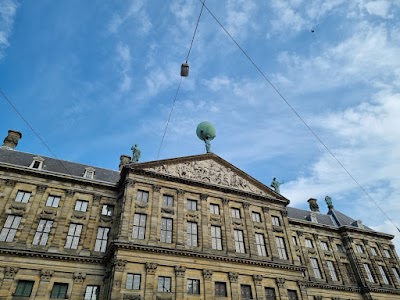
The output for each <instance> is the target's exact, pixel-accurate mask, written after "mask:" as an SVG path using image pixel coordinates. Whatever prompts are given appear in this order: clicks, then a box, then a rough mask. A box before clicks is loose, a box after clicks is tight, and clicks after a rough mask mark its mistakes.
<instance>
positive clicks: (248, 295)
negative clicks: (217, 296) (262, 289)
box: [240, 284, 253, 300]
mask: <svg viewBox="0 0 400 300" xmlns="http://www.w3.org/2000/svg"><path fill="white" fill-rule="evenodd" d="M240 291H241V294H242V297H241V299H246V300H247V299H248V300H250V299H253V294H252V292H251V286H250V285H247V284H242V285H240Z"/></svg>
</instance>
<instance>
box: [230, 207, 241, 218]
mask: <svg viewBox="0 0 400 300" xmlns="http://www.w3.org/2000/svg"><path fill="white" fill-rule="evenodd" d="M231 214H232V218H235V219H240V209H239V208H234V207H233V208H231Z"/></svg>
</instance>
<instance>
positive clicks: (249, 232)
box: [243, 203, 258, 257]
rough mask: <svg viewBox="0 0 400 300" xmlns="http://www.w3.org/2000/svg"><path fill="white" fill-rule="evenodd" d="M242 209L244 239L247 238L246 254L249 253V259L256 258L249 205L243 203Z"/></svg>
mask: <svg viewBox="0 0 400 300" xmlns="http://www.w3.org/2000/svg"><path fill="white" fill-rule="evenodd" d="M243 209H244V222H245V226H246V237H247V241H246V244H247V245H245V246H246V253H249V254H250V257H258V252H257V246H256V242H255V235H254V234H255V233H254V227H253V221H252V219H251V213H250V204H249V203H243Z"/></svg>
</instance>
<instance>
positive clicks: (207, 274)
mask: <svg viewBox="0 0 400 300" xmlns="http://www.w3.org/2000/svg"><path fill="white" fill-rule="evenodd" d="M212 275H213V271H212V270H205V269H204V270H203V277H204V279H212Z"/></svg>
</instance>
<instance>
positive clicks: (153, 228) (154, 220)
mask: <svg viewBox="0 0 400 300" xmlns="http://www.w3.org/2000/svg"><path fill="white" fill-rule="evenodd" d="M160 190H161V187H160V186H159V185H156V184H155V185H153V198H152V200H151V201H153V205H152V207H153V208H152V211H151V216H149V217H150V239H149V244H153V245H156V244H158V240H159V239H158V236H159V235H158V232H157V230H158V223H159V218H158V217H159V214H160Z"/></svg>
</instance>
